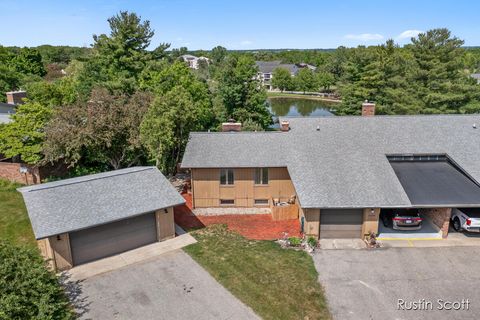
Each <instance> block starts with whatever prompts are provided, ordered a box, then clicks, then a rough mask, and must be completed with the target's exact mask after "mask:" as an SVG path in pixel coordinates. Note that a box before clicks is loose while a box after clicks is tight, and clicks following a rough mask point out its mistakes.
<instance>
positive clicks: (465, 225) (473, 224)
mask: <svg viewBox="0 0 480 320" xmlns="http://www.w3.org/2000/svg"><path fill="white" fill-rule="evenodd" d="M452 225H453V229H455V231H461V230H465V231H470V232H480V208H454V209H453V210H452Z"/></svg>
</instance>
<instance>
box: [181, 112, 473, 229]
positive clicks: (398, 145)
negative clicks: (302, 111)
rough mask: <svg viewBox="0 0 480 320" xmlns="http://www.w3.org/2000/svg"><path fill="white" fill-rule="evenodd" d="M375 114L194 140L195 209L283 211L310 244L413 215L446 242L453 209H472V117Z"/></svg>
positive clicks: (287, 122) (185, 164) (188, 153)
mask: <svg viewBox="0 0 480 320" xmlns="http://www.w3.org/2000/svg"><path fill="white" fill-rule="evenodd" d="M374 114H375V105H374V104H373V103H364V104H363V106H362V116H345V117H320V118H281V119H280V122H281V130H280V131H276V132H272V131H267V132H240V131H239V130H228V131H229V132H208V133H207V132H198V133H192V134H191V135H190V139H189V141H188V144H187V147H186V150H185V154H184V157H183V161H182V164H181V166H182V168H186V169H190V170H191V179H192V190H191V192H192V198H193V207H194V208H197V209H196V210H198V209H202V210H208V208H229V212H231V210H232V209H236V210H238V212H239V213H241V212H242V211H244V210H245V209H248V210H249V211H251V210H252V208H263V209H268V208H270V209H271V210H274V211H275V210H276V209H277V207H278V206H279V205H280V206H281V207H291V208H292V210H293V212H294V213H295V216H294V217H297V218H298V219H299V220H300V224H301V226H302V231H303V232H304V233H305V234H307V235H311V236H315V237H318V238H362V237H364V236H365V235H366V234H369V233H370V232H377V231H378V227H379V215H380V213H381V211H382V210H387V209H392V208H418V209H419V210H420V211H421V213H422V215H423V216H425V217H427V218H428V219H429V220H431V221H432V223H433V224H434V225H435V227H436V228H438V230H439V233H441V235H443V236H447V233H448V226H449V219H450V214H451V209H452V208H454V207H478V206H480V187H479V182H480V165H479V163H480V144H479V143H478V142H479V141H480V129H477V128H478V125H479V124H480V116H479V115H418V116H374ZM194 210H195V209H194ZM217 211H218V210H217ZM273 214H274V213H273V211H272V215H273Z"/></svg>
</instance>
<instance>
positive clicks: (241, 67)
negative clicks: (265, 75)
mask: <svg viewBox="0 0 480 320" xmlns="http://www.w3.org/2000/svg"><path fill="white" fill-rule="evenodd" d="M256 75H257V68H256V66H255V61H254V60H253V59H252V58H250V57H246V56H240V57H238V58H237V57H229V59H228V61H227V63H226V66H225V68H224V69H223V70H222V74H221V76H220V83H219V94H220V96H221V98H222V102H223V105H224V106H225V108H226V114H228V116H229V117H232V118H234V119H235V120H237V121H241V122H246V121H247V120H249V121H250V122H255V123H257V124H259V125H260V126H261V127H262V128H264V129H265V128H267V127H268V126H269V125H270V124H271V123H272V117H271V114H270V111H269V110H268V107H267V94H266V92H265V89H264V88H263V86H262V84H261V83H260V81H259V80H257V79H256ZM222 120H223V121H225V120H226V119H222Z"/></svg>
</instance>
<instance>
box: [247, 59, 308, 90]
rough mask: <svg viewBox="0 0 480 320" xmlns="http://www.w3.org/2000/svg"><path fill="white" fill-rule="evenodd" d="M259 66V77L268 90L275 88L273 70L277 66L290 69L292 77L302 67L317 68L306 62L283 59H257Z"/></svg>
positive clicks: (256, 62)
mask: <svg viewBox="0 0 480 320" xmlns="http://www.w3.org/2000/svg"><path fill="white" fill-rule="evenodd" d="M255 64H256V66H257V68H258V73H257V79H259V80H260V81H261V82H262V85H263V86H264V87H265V88H266V89H267V90H273V89H274V88H273V85H272V78H273V71H274V70H275V69H277V68H284V69H287V70H288V71H290V74H291V75H292V77H294V76H296V75H297V73H298V71H299V70H300V69H302V68H309V69H310V70H312V71H315V70H316V67H315V66H312V65H310V64H306V63H298V64H292V63H282V62H281V61H255Z"/></svg>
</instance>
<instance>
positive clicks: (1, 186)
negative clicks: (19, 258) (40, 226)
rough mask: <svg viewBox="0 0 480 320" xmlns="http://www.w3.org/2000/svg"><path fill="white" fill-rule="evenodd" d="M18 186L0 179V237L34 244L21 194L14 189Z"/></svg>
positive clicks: (25, 243)
mask: <svg viewBox="0 0 480 320" xmlns="http://www.w3.org/2000/svg"><path fill="white" fill-rule="evenodd" d="M19 186H20V185H18V184H14V183H11V182H9V181H6V180H0V239H2V240H9V241H11V242H13V243H14V244H23V245H29V246H36V245H35V238H34V236H33V232H32V227H31V225H30V220H29V219H28V215H27V210H26V209H25V204H24V203H23V198H22V195H21V194H20V192H18V191H16V188H18V187H19Z"/></svg>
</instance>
